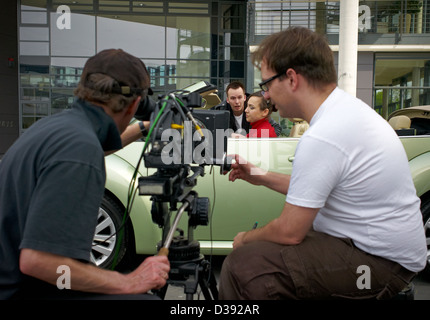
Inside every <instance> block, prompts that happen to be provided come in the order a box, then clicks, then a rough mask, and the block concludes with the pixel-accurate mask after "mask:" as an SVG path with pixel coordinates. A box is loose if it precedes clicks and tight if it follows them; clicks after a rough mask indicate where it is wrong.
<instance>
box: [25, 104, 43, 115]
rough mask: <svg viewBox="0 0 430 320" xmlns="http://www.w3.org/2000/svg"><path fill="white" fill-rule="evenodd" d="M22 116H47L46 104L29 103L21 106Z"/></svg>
mask: <svg viewBox="0 0 430 320" xmlns="http://www.w3.org/2000/svg"><path fill="white" fill-rule="evenodd" d="M22 114H23V115H24V116H29V115H30V116H31V115H33V116H47V115H48V104H47V103H30V102H26V103H23V104H22Z"/></svg>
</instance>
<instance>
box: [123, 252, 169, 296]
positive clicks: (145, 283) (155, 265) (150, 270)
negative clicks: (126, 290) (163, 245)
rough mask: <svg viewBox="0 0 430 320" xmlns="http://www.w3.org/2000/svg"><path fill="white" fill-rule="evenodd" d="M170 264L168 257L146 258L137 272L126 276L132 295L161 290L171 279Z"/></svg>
mask: <svg viewBox="0 0 430 320" xmlns="http://www.w3.org/2000/svg"><path fill="white" fill-rule="evenodd" d="M169 271H170V263H169V260H168V259H167V257H166V256H154V257H148V258H146V259H145V260H144V261H143V262H142V263H141V264H140V266H139V267H137V269H136V270H134V271H133V272H131V273H129V274H128V275H126V277H127V279H128V280H129V283H130V286H131V288H130V293H132V292H134V293H144V292H148V291H149V290H151V289H161V288H162V287H164V286H165V285H166V280H167V279H168V277H169Z"/></svg>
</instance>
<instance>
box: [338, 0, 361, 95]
mask: <svg viewBox="0 0 430 320" xmlns="http://www.w3.org/2000/svg"><path fill="white" fill-rule="evenodd" d="M357 47H358V0H340V18H339V55H338V57H339V60H338V79H339V80H338V86H339V88H341V89H343V90H345V91H346V92H348V93H350V94H352V95H353V96H355V95H356V91H357Z"/></svg>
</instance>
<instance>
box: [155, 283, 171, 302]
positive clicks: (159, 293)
mask: <svg viewBox="0 0 430 320" xmlns="http://www.w3.org/2000/svg"><path fill="white" fill-rule="evenodd" d="M168 286H169V285H168V284H166V285H165V286H164V287H162V288H161V289H159V290H152V292H153V293H154V295H156V296H158V297H160V298H161V299H162V300H164V298H165V297H166V292H167V288H168Z"/></svg>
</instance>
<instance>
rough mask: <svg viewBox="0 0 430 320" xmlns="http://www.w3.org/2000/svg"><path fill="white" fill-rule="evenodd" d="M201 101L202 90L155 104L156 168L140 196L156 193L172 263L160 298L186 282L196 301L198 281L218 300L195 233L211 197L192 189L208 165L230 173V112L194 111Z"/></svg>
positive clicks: (148, 159) (151, 139)
mask: <svg viewBox="0 0 430 320" xmlns="http://www.w3.org/2000/svg"><path fill="white" fill-rule="evenodd" d="M205 84H207V83H205ZM207 85H208V84H207ZM202 105H203V101H202V97H201V96H200V94H199V93H198V92H188V91H183V90H182V91H176V92H172V93H170V94H168V95H165V96H164V97H160V99H159V100H158V101H157V103H156V104H155V105H153V106H152V107H150V108H151V109H153V110H152V113H151V116H150V123H151V124H150V130H149V133H148V136H147V138H146V142H145V146H144V150H143V158H144V161H145V167H146V168H155V169H157V170H156V172H155V173H154V174H152V175H150V176H146V177H140V178H139V183H138V185H139V195H149V196H151V201H152V208H151V215H152V220H153V222H154V223H156V224H158V226H159V227H160V228H162V240H161V242H160V243H159V244H158V250H159V253H158V254H162V255H167V256H168V257H169V261H170V266H171V270H170V273H169V280H168V281H167V285H166V286H165V287H164V288H163V289H161V290H160V291H158V292H157V294H158V295H159V296H160V297H161V298H164V296H165V293H166V291H167V286H168V285H169V284H172V285H177V286H183V287H184V291H185V293H186V297H187V299H192V297H193V294H194V293H196V290H197V286H198V285H200V288H201V289H202V292H203V294H204V297H205V299H207V300H211V299H217V298H218V292H217V288H216V279H215V277H214V275H213V272H212V269H211V265H210V263H209V262H208V261H207V260H205V257H204V255H202V254H201V253H200V244H199V242H198V241H196V240H194V237H193V231H194V229H195V228H196V227H197V226H199V225H208V223H209V210H210V203H209V198H206V197H199V196H198V194H197V192H196V191H194V190H193V188H194V187H195V186H196V184H197V178H198V177H199V176H204V174H205V166H207V165H219V166H220V167H221V169H220V170H221V172H223V171H224V170H226V171H228V167H229V158H227V157H226V156H225V153H226V150H227V136H228V132H227V133H226V130H227V129H228V124H229V113H228V111H218V110H197V109H195V108H201V106H202ZM149 146H150V147H149ZM147 147H149V151H146V149H147ZM190 152H191V153H192V154H190ZM175 211H176V216H175V218H174V220H173V223H172V222H171V215H172V213H173V212H175ZM184 212H187V213H188V230H187V231H188V232H187V235H185V234H184V231H183V230H181V229H178V223H179V221H180V220H181V218H182V216H183V214H184ZM176 232H178V234H175V233H176Z"/></svg>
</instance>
